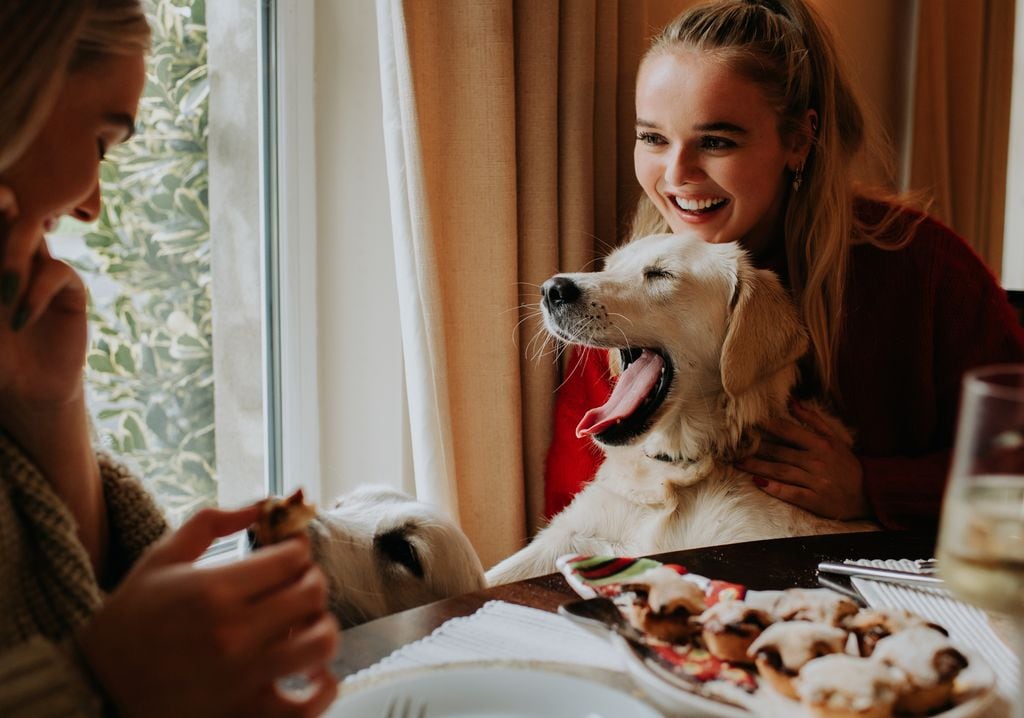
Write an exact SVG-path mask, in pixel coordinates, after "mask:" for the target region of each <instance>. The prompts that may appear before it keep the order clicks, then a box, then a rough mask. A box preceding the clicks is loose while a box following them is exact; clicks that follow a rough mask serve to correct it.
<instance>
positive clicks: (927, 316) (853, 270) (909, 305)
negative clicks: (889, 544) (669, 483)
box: [545, 203, 1024, 529]
mask: <svg viewBox="0 0 1024 718" xmlns="http://www.w3.org/2000/svg"><path fill="white" fill-rule="evenodd" d="M859 210H860V211H861V212H866V213H875V212H878V211H879V205H877V204H871V203H866V204H865V205H862V206H861V207H859ZM908 216H909V215H908ZM771 268H774V269H780V268H779V267H771ZM782 274H784V272H783V273H782ZM782 278H783V281H785V276H783V277H782ZM577 354H578V355H579V354H582V355H583V356H584V357H585V358H584V360H583V365H582V367H581V368H580V369H577V370H576V371H575V372H574V373H573V374H572V375H571V376H570V377H569V378H568V379H567V380H566V381H565V383H564V384H563V385H562V387H561V389H560V390H559V394H558V399H557V402H556V407H555V430H554V435H553V438H552V443H551V447H550V449H549V452H548V457H547V466H546V475H545V492H546V497H545V498H546V511H547V513H548V515H552V514H554V513H557V512H558V511H559V510H561V508H562V507H564V506H565V505H566V504H567V503H568V502H569V501H570V500H571V499H572V496H573V495H574V494H575V493H576V492H577V491H579V489H580V488H582V486H583V485H584V484H585V483H586V482H587V481H589V480H590V479H591V478H592V477H593V476H594V474H595V472H596V471H597V468H598V466H599V465H600V462H601V452H600V451H599V450H598V449H597V448H596V447H595V446H594V445H593V444H592V443H591V442H590V441H589V440H581V439H577V438H576V436H575V431H574V430H575V427H576V424H577V423H578V422H579V420H580V418H581V417H582V416H583V414H584V413H585V412H586V411H587V410H588V409H590V408H591V407H594V406H599V405H600V404H602V403H603V402H604V401H605V399H606V398H607V397H608V393H609V391H610V387H611V380H610V379H609V374H608V369H607V355H606V353H605V352H601V351H596V350H588V351H583V352H579V351H577ZM837 359H838V361H837V371H838V383H839V390H840V393H841V397H840V401H839V402H835V403H836V404H837V407H836V408H837V413H838V414H839V416H840V417H841V418H842V419H843V421H844V422H845V423H846V424H847V425H848V426H850V427H851V428H852V429H853V430H854V436H855V446H854V451H855V453H856V455H857V456H858V458H859V459H860V462H861V465H862V467H863V469H864V483H865V490H866V493H867V498H868V502H869V504H870V505H871V508H872V510H873V512H874V514H875V518H876V519H877V520H878V521H879V522H880V523H881V524H882V525H883V526H885V527H887V528H897V529H898V528H912V527H922V526H931V525H934V523H935V522H936V521H937V519H938V514H939V506H940V504H941V501H942V492H943V490H944V487H945V481H946V474H947V471H948V469H949V460H950V449H951V447H952V440H953V434H954V431H955V428H956V427H955V423H956V415H957V406H958V402H959V397H960V382H961V379H962V377H963V374H964V372H965V371H967V370H968V369H970V368H972V367H977V366H981V365H985V364H998V363H1005V362H1021V361H1024V330H1022V328H1021V326H1020V324H1019V323H1018V321H1017V317H1016V314H1015V313H1014V310H1013V308H1012V307H1011V306H1010V304H1009V302H1008V301H1007V299H1006V293H1005V292H1004V291H1003V290H1002V289H1001V288H1000V287H999V285H998V283H997V282H996V280H995V278H994V277H993V276H992V274H991V272H989V270H988V269H987V268H986V267H985V265H984V264H983V262H982V261H981V259H980V258H979V257H978V256H977V255H976V254H975V253H974V252H973V251H972V250H971V248H970V247H969V246H968V245H967V243H966V242H964V240H963V239H961V238H960V237H958V236H957V235H956V234H955V233H954V232H953V231H952V230H950V229H949V228H947V227H945V226H943V225H942V224H940V223H939V222H937V221H935V220H934V219H931V218H926V219H925V220H924V221H922V222H921V223H920V224H919V225H918V226H917V229H916V231H915V233H914V237H913V239H912V241H911V242H910V243H909V244H908V245H906V246H905V247H903V248H901V249H898V250H887V249H880V248H877V247H875V246H873V245H869V244H861V245H856V246H854V247H853V248H852V250H851V252H850V262H849V274H848V281H847V289H846V296H845V301H844V316H843V327H842V334H841V340H840V347H839V352H838V357H837ZM576 364H577V361H576V357H571V359H570V362H569V366H576Z"/></svg>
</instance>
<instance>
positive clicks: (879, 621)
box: [844, 608, 947, 657]
mask: <svg viewBox="0 0 1024 718" xmlns="http://www.w3.org/2000/svg"><path fill="white" fill-rule="evenodd" d="M844 625H845V626H846V628H847V629H848V630H849V631H850V632H851V633H852V634H853V635H854V636H855V637H856V638H857V649H858V650H859V652H860V655H862V656H865V657H867V656H870V655H871V654H872V653H873V652H874V650H875V645H876V644H877V643H878V642H879V641H880V640H882V639H883V638H885V637H887V636H891V635H892V634H894V633H899V632H900V631H904V630H906V629H908V628H920V627H925V628H931V629H934V630H936V631H939V632H940V633H942V634H943V635H947V634H946V629H944V628H942V626H939V625H938V624H935V623H931V622H929V621H927V620H926V619H924V618H922V617H921V616H918V615H917V614H916V613H911V612H910V611H907V610H905V609H902V608H887V609H881V608H880V609H867V610H863V611H860V612H859V613H857V614H855V615H853V616H851V617H849V618H848V619H847V620H846V622H845V624H844Z"/></svg>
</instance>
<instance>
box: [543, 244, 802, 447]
mask: <svg viewBox="0 0 1024 718" xmlns="http://www.w3.org/2000/svg"><path fill="white" fill-rule="evenodd" d="M542 293H543V299H542V302H541V308H542V311H543V314H544V321H545V325H546V327H547V329H548V331H549V332H551V333H552V334H553V335H554V336H556V337H558V338H559V339H562V340H563V341H566V342H571V343H575V344H582V345H586V346H590V347H598V348H606V349H609V350H611V352H610V355H611V365H612V368H613V371H618V372H620V374H619V377H618V380H617V382H616V385H615V389H614V391H613V392H612V395H611V397H610V398H609V400H608V402H606V403H605V404H604V406H601V407H597V408H595V409H592V410H590V411H589V412H588V413H587V415H586V416H585V417H584V418H583V420H582V421H581V422H580V424H579V426H578V427H577V429H576V431H577V435H579V436H584V435H587V436H591V437H593V438H594V439H595V440H596V441H598V442H599V443H601V444H603V445H605V446H606V447H609V446H623V445H630V444H634V443H638V442H641V441H642V443H643V445H644V451H645V452H646V453H647V454H648V455H649V456H658V457H659V458H661V457H665V458H668V459H671V460H677V459H682V458H686V457H687V456H692V455H694V453H695V452H696V453H697V454H700V455H703V454H705V453H707V452H709V451H712V452H718V453H726V454H727V453H729V452H730V451H735V450H736V449H737V447H738V446H739V444H740V443H742V441H743V440H744V434H745V431H746V429H747V428H749V427H751V426H753V425H756V424H758V423H761V422H763V421H764V420H765V419H766V418H768V417H769V416H772V415H773V414H775V413H779V412H780V411H781V410H782V409H783V407H784V406H785V402H786V398H787V396H788V394H789V390H790V389H791V387H792V385H793V383H794V382H795V381H796V376H797V364H796V362H797V360H798V359H799V358H800V357H801V356H802V355H803V353H804V352H805V351H806V349H807V336H806V332H805V330H804V328H803V325H802V324H801V323H800V321H799V317H798V314H797V311H796V308H795V306H794V304H793V301H792V299H791V298H790V296H789V293H788V292H787V291H786V290H785V288H784V287H782V285H781V284H780V283H779V280H778V278H777V277H776V276H775V275H774V274H773V273H772V272H769V271H766V270H761V269H757V268H755V267H754V266H753V265H752V264H751V263H750V261H749V259H748V257H747V255H746V253H745V252H744V251H743V250H742V249H741V248H740V247H739V246H738V245H736V244H734V243H730V244H709V243H706V242H703V241H701V240H699V239H695V238H691V237H687V236H684V235H672V234H663V235H652V236H649V237H644V238H641V239H637V240H635V241H633V242H630V243H629V244H626V245H624V246H622V247H620V248H619V249H617V250H616V251H615V252H613V253H612V254H611V255H609V257H608V258H607V260H606V262H605V266H604V269H603V270H602V271H599V272H584V273H576V274H558V275H556V276H554V277H552V278H551V279H549V280H548V281H547V282H545V283H544V285H543V287H542Z"/></svg>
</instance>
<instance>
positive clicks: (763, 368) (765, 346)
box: [721, 259, 807, 399]
mask: <svg viewBox="0 0 1024 718" xmlns="http://www.w3.org/2000/svg"><path fill="white" fill-rule="evenodd" d="M732 302H733V310H732V314H731V316H730V319H729V327H728V329H727V331H726V335H725V342H724V344H723V346H722V362H721V367H722V386H723V388H724V389H725V391H726V393H727V394H728V395H729V397H730V398H732V399H736V398H737V397H738V396H740V395H741V394H743V393H744V392H746V391H748V390H750V389H751V388H752V387H754V386H756V385H757V384H759V383H760V382H762V381H764V380H766V379H769V378H771V377H773V376H774V375H775V374H776V373H778V372H779V371H780V370H782V369H787V368H788V369H790V370H791V371H792V372H793V376H792V378H791V379H790V380H789V381H790V382H792V381H793V379H795V377H796V368H795V364H796V362H797V360H798V359H800V357H801V356H803V354H804V352H805V351H807V333H806V332H805V331H804V328H803V325H802V324H801V323H800V320H799V318H798V315H797V311H796V307H795V305H794V304H793V299H792V298H791V297H790V295H789V292H788V291H786V289H785V288H784V287H783V286H782V284H781V283H780V282H779V279H778V277H776V276H775V274H773V273H772V272H770V271H768V270H765V269H756V268H754V267H752V266H751V265H750V264H749V263H748V261H747V260H746V259H741V260H740V262H739V266H738V267H737V272H736V287H735V289H734V294H733V299H732ZM785 389H789V386H786V387H785Z"/></svg>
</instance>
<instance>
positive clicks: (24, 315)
mask: <svg viewBox="0 0 1024 718" xmlns="http://www.w3.org/2000/svg"><path fill="white" fill-rule="evenodd" d="M27 321H28V307H26V306H25V305H24V304H23V305H22V306H21V307H20V308H19V309H18V311H16V312H15V313H14V318H13V319H11V330H12V331H15V332H16V331H18V330H19V329H21V328H22V327H23V326H25V322H27Z"/></svg>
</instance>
